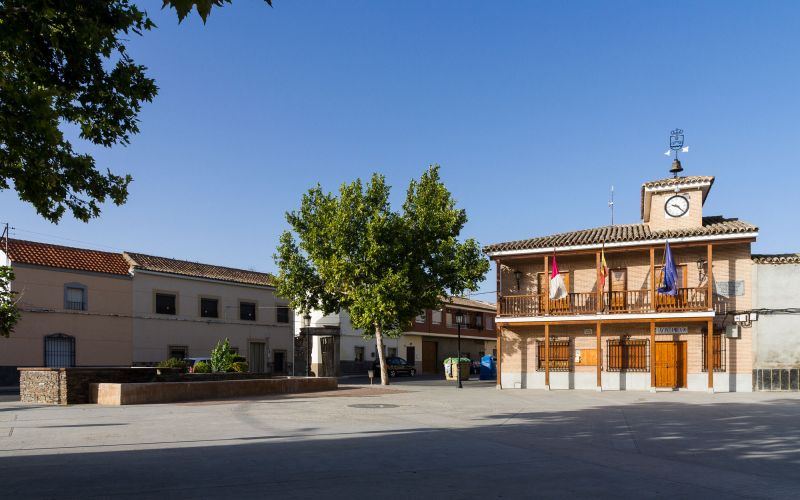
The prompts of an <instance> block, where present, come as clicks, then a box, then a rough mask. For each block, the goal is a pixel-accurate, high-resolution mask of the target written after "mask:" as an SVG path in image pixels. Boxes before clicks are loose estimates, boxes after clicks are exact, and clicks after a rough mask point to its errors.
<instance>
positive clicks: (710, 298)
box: [706, 243, 714, 311]
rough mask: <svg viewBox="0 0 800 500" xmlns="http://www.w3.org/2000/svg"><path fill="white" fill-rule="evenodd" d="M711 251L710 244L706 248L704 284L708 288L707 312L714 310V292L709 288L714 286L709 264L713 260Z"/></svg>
mask: <svg viewBox="0 0 800 500" xmlns="http://www.w3.org/2000/svg"><path fill="white" fill-rule="evenodd" d="M713 253H714V252H713V249H712V248H711V243H709V244H708V247H707V248H706V260H708V272H707V273H706V283H707V284H708V286H707V287H706V306H708V310H709V311H713V310H714V291H713V289H712V288H711V286H712V285H713V284H714V276H713V273H712V271H711V264H712V262H711V261H712V258H713Z"/></svg>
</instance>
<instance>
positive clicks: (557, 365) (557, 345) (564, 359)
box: [536, 340, 572, 372]
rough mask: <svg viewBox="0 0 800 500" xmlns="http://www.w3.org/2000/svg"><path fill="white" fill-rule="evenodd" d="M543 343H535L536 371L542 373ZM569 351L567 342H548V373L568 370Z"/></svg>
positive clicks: (570, 357) (568, 342)
mask: <svg viewBox="0 0 800 500" xmlns="http://www.w3.org/2000/svg"><path fill="white" fill-rule="evenodd" d="M544 347H545V343H544V341H537V342H536V354H537V357H536V370H537V371H544V365H545V363H544ZM571 359H572V356H571V349H570V341H569V340H551V341H550V371H562V372H566V371H569V370H570V360H571Z"/></svg>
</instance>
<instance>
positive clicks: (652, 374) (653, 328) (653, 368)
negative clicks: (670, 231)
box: [650, 248, 656, 390]
mask: <svg viewBox="0 0 800 500" xmlns="http://www.w3.org/2000/svg"><path fill="white" fill-rule="evenodd" d="M650 255H651V256H652V255H653V249H652V248H651V249H650ZM655 388H656V322H655V321H651V322H650V389H651V390H655Z"/></svg>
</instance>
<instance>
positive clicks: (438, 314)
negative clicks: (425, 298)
mask: <svg viewBox="0 0 800 500" xmlns="http://www.w3.org/2000/svg"><path fill="white" fill-rule="evenodd" d="M431 324H434V325H441V324H442V311H431Z"/></svg>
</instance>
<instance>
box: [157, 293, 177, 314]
mask: <svg viewBox="0 0 800 500" xmlns="http://www.w3.org/2000/svg"><path fill="white" fill-rule="evenodd" d="M156 314H175V295H173V294H171V293H157V294H156Z"/></svg>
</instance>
